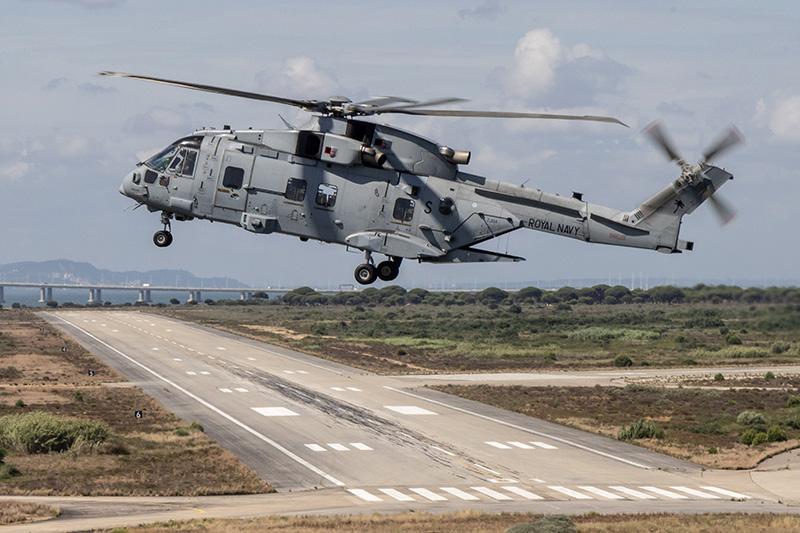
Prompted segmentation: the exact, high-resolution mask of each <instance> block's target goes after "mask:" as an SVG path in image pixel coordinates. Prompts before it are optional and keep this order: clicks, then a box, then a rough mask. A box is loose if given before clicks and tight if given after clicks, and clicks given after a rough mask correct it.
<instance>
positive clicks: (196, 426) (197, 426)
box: [189, 422, 206, 433]
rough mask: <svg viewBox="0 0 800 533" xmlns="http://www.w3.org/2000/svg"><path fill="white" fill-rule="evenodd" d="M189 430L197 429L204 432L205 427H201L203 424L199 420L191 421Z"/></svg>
mask: <svg viewBox="0 0 800 533" xmlns="http://www.w3.org/2000/svg"><path fill="white" fill-rule="evenodd" d="M189 430H190V431H199V432H200V433H204V432H205V430H206V429H205V428H204V427H203V425H202V424H201V423H200V422H192V423H191V424H189Z"/></svg>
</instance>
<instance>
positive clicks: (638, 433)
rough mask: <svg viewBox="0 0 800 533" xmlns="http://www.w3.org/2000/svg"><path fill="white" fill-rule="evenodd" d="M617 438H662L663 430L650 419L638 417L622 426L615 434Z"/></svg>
mask: <svg viewBox="0 0 800 533" xmlns="http://www.w3.org/2000/svg"><path fill="white" fill-rule="evenodd" d="M617 438H618V439H619V440H634V439H662V438H664V430H663V429H661V428H660V427H658V425H657V424H656V423H655V422H653V421H651V420H644V419H642V418H640V419H639V420H637V421H636V422H634V423H633V424H631V425H630V426H623V427H622V429H620V430H619V434H618V435H617Z"/></svg>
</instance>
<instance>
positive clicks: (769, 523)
mask: <svg viewBox="0 0 800 533" xmlns="http://www.w3.org/2000/svg"><path fill="white" fill-rule="evenodd" d="M521 524H537V525H538V528H531V529H528V530H527V531H540V532H550V531H558V532H566V531H570V529H565V528H564V526H565V525H567V526H569V525H570V524H572V525H574V527H575V529H577V531H580V532H591V533H595V532H596V533H601V532H602V533H638V532H640V531H648V532H650V533H672V532H674V531H682V532H686V533H700V532H703V533H728V532H730V531H748V532H788V531H797V530H798V529H800V517H798V516H795V515H775V514H699V515H676V514H652V515H636V514H632V515H596V514H591V515H583V516H574V517H569V518H567V517H558V516H555V517H554V516H550V517H542V516H540V515H534V514H513V513H496V514H495V513H491V514H490V513H479V512H474V511H462V512H458V513H444V514H431V513H399V514H387V515H379V514H375V515H366V516H365V515H354V516H292V517H281V516H272V517H262V518H251V519H207V520H191V521H186V522H177V521H176V522H168V523H161V524H154V525H145V526H139V527H136V528H130V529H126V530H124V531H130V532H147V533H161V532H172V531H189V532H191V531H202V532H215V533H216V532H218V533H233V532H240V531H241V532H260V531H292V532H298V533H326V532H328V531H341V532H361V531H371V532H375V533H390V532H392V533H393V532H397V531H414V532H416V531H436V532H441V533H450V532H452V533H472V532H484V531H486V532H504V531H506V530H508V529H509V528H511V527H513V526H516V525H521ZM548 526H550V527H551V528H547V527H548ZM553 526H561V527H560V528H559V529H555V528H552V527H553ZM512 531H513V530H512ZM573 531H574V529H573Z"/></svg>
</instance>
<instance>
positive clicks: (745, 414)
mask: <svg viewBox="0 0 800 533" xmlns="http://www.w3.org/2000/svg"><path fill="white" fill-rule="evenodd" d="M736 423H737V424H740V425H742V426H763V425H765V424H766V423H767V419H766V418H764V415H762V414H761V413H759V412H758V411H742V412H741V413H739V415H738V416H737V417H736Z"/></svg>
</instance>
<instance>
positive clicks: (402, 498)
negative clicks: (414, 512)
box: [378, 489, 416, 502]
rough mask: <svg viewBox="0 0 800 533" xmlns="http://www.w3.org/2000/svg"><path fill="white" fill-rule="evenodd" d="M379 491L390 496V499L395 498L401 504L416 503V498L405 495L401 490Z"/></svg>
mask: <svg viewBox="0 0 800 533" xmlns="http://www.w3.org/2000/svg"><path fill="white" fill-rule="evenodd" d="M378 490H379V491H381V492H382V493H384V494H386V495H387V496H390V497H392V498H394V499H395V500H397V501H399V502H413V501H416V500H415V499H414V498H412V497H411V496H409V495H408V494H403V493H402V492H400V491H399V490H395V489H378Z"/></svg>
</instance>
